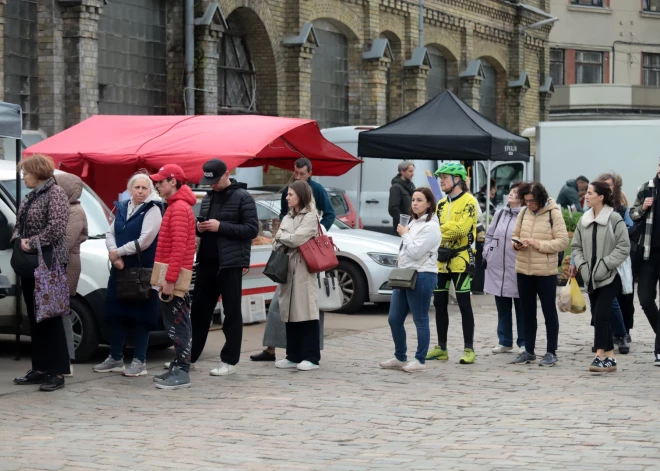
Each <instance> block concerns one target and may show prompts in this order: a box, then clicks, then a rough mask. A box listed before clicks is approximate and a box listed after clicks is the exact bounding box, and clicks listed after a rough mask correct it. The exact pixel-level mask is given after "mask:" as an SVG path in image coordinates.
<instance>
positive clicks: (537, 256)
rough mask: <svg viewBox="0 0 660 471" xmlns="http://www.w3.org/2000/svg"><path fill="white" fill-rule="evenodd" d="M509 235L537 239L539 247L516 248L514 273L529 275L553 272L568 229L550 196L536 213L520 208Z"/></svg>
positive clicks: (566, 245) (563, 247)
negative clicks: (514, 225)
mask: <svg viewBox="0 0 660 471" xmlns="http://www.w3.org/2000/svg"><path fill="white" fill-rule="evenodd" d="M551 217H552V226H551V225H550V218H551ZM512 237H513V238H514V239H517V240H522V239H536V240H538V241H539V242H540V243H541V247H540V249H539V250H536V249H534V248H532V247H528V248H526V249H524V250H520V251H518V254H517V256H516V272H517V273H520V274H522V275H532V276H551V275H556V274H557V265H558V263H557V254H558V253H559V252H561V251H563V250H565V249H566V248H567V247H568V232H567V231H566V223H565V222H564V216H563V215H562V214H561V210H560V209H559V207H558V206H557V204H556V203H555V202H554V200H553V199H552V198H549V199H548V202H547V203H546V205H545V206H544V207H543V208H541V209H540V210H538V211H537V213H536V214H534V213H533V212H531V211H529V210H528V209H527V208H523V209H522V210H521V211H520V214H518V219H517V220H516V227H515V229H514V230H513V235H512Z"/></svg>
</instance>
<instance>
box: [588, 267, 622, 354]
mask: <svg viewBox="0 0 660 471" xmlns="http://www.w3.org/2000/svg"><path fill="white" fill-rule="evenodd" d="M620 293H621V278H620V277H619V275H617V276H616V277H615V278H614V281H612V283H610V284H609V285H606V286H601V287H600V288H598V289H596V290H594V292H593V293H589V303H590V304H591V315H592V316H593V318H594V346H595V347H596V348H597V349H599V350H600V349H603V350H605V351H606V352H609V351H610V350H614V342H612V328H611V326H610V317H611V315H612V302H613V301H614V298H616V297H617V295H618V294H620Z"/></svg>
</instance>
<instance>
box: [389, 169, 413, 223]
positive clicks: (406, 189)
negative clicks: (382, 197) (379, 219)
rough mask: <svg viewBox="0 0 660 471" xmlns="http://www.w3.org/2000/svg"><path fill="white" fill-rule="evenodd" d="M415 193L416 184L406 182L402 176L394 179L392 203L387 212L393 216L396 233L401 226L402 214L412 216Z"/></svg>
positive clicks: (391, 188) (391, 191)
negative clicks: (411, 210)
mask: <svg viewBox="0 0 660 471" xmlns="http://www.w3.org/2000/svg"><path fill="white" fill-rule="evenodd" d="M414 192H415V184H414V183H413V182H411V181H406V180H404V179H403V178H401V175H397V176H396V177H394V178H393V179H392V186H391V187H390V201H389V204H388V205H387V211H388V212H389V213H390V216H392V219H393V221H392V223H393V225H394V232H395V233H396V226H398V225H399V218H400V216H401V215H402V214H410V206H411V205H412V194H413V193H414Z"/></svg>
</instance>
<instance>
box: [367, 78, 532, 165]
mask: <svg viewBox="0 0 660 471" xmlns="http://www.w3.org/2000/svg"><path fill="white" fill-rule="evenodd" d="M358 156H359V157H377V158H381V159H408V160H491V161H512V160H523V161H525V162H529V139H527V138H526V137H521V136H518V135H516V134H513V133H511V132H509V131H507V130H506V129H503V128H501V127H499V126H497V125H496V124H494V123H492V122H490V121H489V120H488V119H487V118H485V117H484V116H482V115H481V114H479V113H478V112H477V111H475V110H474V109H472V108H470V107H469V106H468V105H466V104H465V103H463V101H461V99H460V98H458V97H457V96H456V95H454V94H453V93H452V92H450V91H445V92H443V93H441V94H440V95H438V96H437V97H435V98H434V99H432V100H431V101H429V102H428V103H426V104H425V105H423V106H421V107H419V108H417V109H416V110H414V111H412V112H410V113H408V114H407V115H405V116H402V117H401V118H399V119H397V120H396V121H392V122H391V123H388V124H386V125H385V126H382V127H380V128H377V129H374V130H371V131H365V132H361V133H360V134H359V137H358Z"/></svg>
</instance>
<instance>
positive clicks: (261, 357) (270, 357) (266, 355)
mask: <svg viewBox="0 0 660 471" xmlns="http://www.w3.org/2000/svg"><path fill="white" fill-rule="evenodd" d="M250 360H252V361H275V354H273V353H270V352H269V351H268V350H264V351H263V352H261V353H257V354H256V355H251V356H250Z"/></svg>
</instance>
